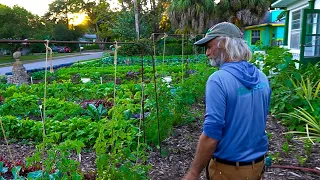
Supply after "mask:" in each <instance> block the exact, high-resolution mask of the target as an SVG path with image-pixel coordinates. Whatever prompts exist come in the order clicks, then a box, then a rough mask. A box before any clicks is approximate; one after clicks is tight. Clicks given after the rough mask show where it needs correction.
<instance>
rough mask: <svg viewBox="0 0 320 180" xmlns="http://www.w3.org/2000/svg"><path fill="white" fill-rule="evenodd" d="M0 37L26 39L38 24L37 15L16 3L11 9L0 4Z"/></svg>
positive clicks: (31, 34) (32, 33)
mask: <svg viewBox="0 0 320 180" xmlns="http://www.w3.org/2000/svg"><path fill="white" fill-rule="evenodd" d="M0 12H1V13H0V24H1V26H2V27H1V28H0V38H13V39H27V38H30V37H32V36H33V35H34V29H35V28H36V26H38V25H39V24H38V23H37V18H38V17H37V16H35V15H33V14H32V13H30V12H29V11H27V10H26V9H24V8H22V7H19V6H17V5H15V6H13V7H12V9H11V8H10V7H8V6H5V5H2V4H0Z"/></svg>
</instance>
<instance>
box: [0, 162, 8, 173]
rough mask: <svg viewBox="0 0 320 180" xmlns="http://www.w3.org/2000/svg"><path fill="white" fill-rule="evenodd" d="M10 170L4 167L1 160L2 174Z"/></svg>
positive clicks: (0, 168) (0, 170) (0, 171)
mask: <svg viewBox="0 0 320 180" xmlns="http://www.w3.org/2000/svg"><path fill="white" fill-rule="evenodd" d="M6 172H8V168H6V167H3V162H0V174H1V173H6Z"/></svg>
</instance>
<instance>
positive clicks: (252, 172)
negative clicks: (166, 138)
mask: <svg viewBox="0 0 320 180" xmlns="http://www.w3.org/2000/svg"><path fill="white" fill-rule="evenodd" d="M241 37H242V33H241V31H240V30H239V28H238V27H236V26H235V25H233V24H231V23H227V22H223V23H219V24H217V25H215V26H213V27H212V28H210V29H209V30H208V32H207V34H206V36H205V37H204V38H203V39H201V40H199V41H197V42H196V43H195V45H198V46H206V48H207V51H206V55H207V57H208V58H209V59H210V63H211V65H213V66H216V67H219V68H220V69H219V70H218V71H216V72H215V73H213V74H212V75H211V76H210V77H209V79H208V81H207V84H206V98H205V100H206V114H205V121H204V125H203V132H202V134H201V136H200V138H199V143H198V147H197V151H196V155H195V159H194V160H193V162H192V165H191V168H190V170H189V171H188V173H187V174H186V176H185V177H184V179H185V180H193V179H198V178H199V175H200V173H201V171H202V170H203V169H204V168H205V167H206V166H207V165H208V172H209V177H208V179H209V178H210V179H214V180H220V179H223V180H226V179H228V180H237V179H261V173H262V169H263V166H264V155H265V154H266V152H267V150H268V138H267V136H266V133H265V127H266V119H267V115H268V108H269V103H270V96H271V89H270V87H269V83H268V80H267V77H266V75H265V74H263V73H262V72H261V71H260V70H258V69H257V68H256V67H255V66H254V65H252V64H250V63H248V62H247V61H248V60H250V59H251V56H252V53H251V50H250V48H249V47H248V45H247V44H246V42H245V41H244V40H243V39H242V38H241Z"/></svg>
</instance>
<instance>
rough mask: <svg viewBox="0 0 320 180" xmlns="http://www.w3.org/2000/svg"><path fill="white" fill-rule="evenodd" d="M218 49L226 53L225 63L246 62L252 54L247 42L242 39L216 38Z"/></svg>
mask: <svg viewBox="0 0 320 180" xmlns="http://www.w3.org/2000/svg"><path fill="white" fill-rule="evenodd" d="M217 40H218V41H219V42H218V47H219V48H223V49H225V51H226V57H224V58H227V59H224V60H225V61H228V60H229V62H237V61H242V60H246V61H249V60H250V59H251V57H252V52H251V49H250V47H249V46H248V44H247V42H246V41H245V40H244V39H242V38H230V37H223V36H221V37H217Z"/></svg>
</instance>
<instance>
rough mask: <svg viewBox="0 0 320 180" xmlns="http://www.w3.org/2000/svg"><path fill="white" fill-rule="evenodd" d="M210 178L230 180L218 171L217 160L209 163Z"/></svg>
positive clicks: (213, 179) (212, 179)
mask: <svg viewBox="0 0 320 180" xmlns="http://www.w3.org/2000/svg"><path fill="white" fill-rule="evenodd" d="M209 177H210V180H228V178H227V177H225V176H224V174H223V173H222V172H221V171H219V170H218V169H217V163H216V161H215V160H212V159H211V160H210V163H209Z"/></svg>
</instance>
